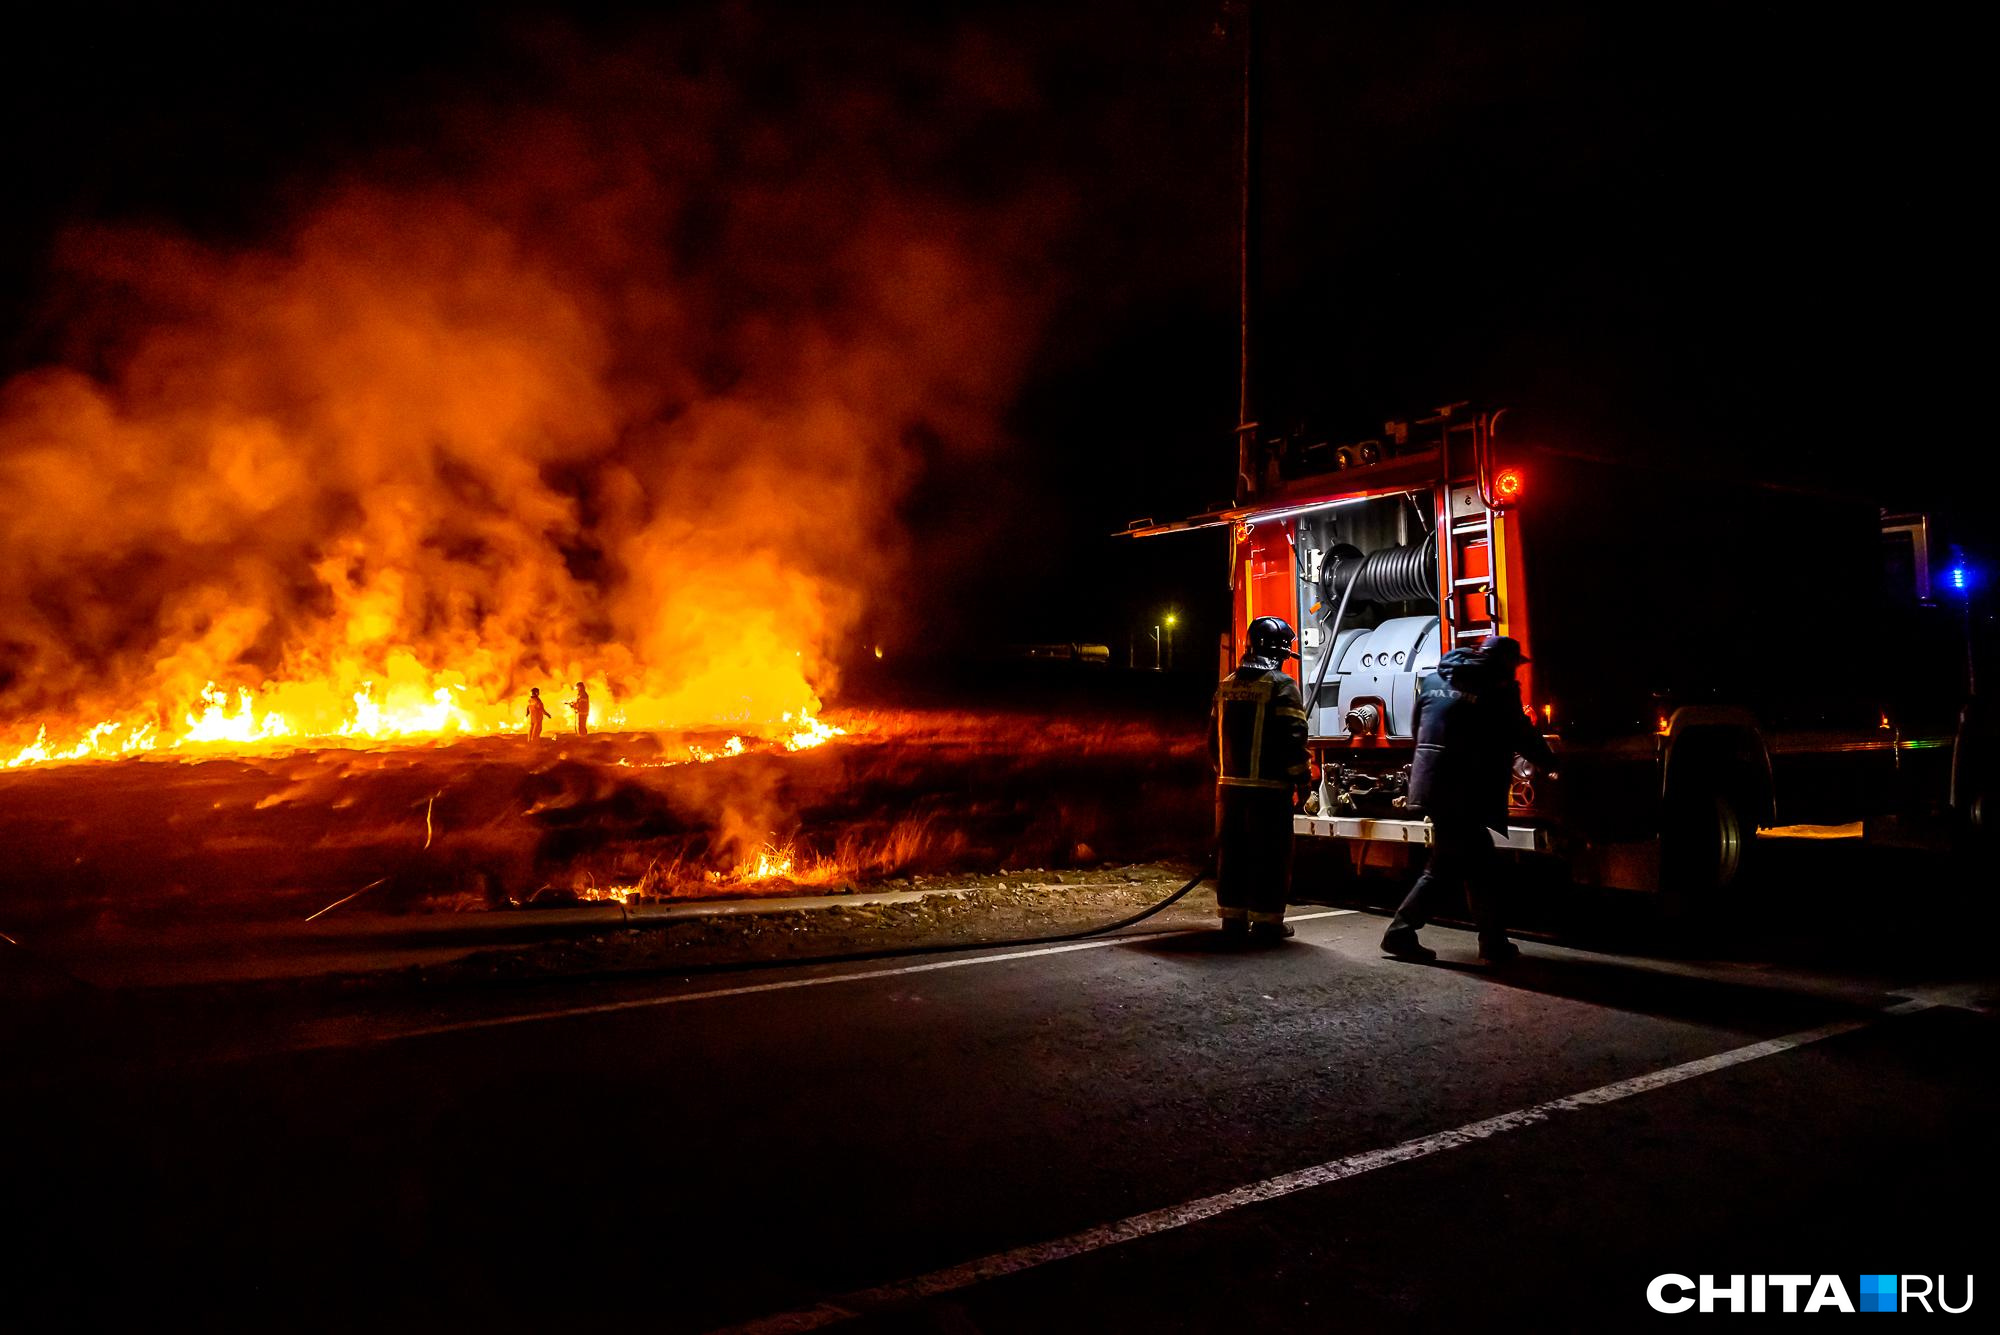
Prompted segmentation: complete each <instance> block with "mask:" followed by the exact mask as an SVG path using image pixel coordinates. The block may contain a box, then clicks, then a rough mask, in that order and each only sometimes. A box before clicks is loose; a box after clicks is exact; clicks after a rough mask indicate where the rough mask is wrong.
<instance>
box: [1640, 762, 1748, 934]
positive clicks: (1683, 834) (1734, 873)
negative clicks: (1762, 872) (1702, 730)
mask: <svg viewBox="0 0 2000 1335" xmlns="http://www.w3.org/2000/svg"><path fill="white" fill-rule="evenodd" d="M1664 814H1665V818H1666V819H1665V822H1664V828H1662V830H1661V831H1660V880H1661V888H1662V889H1664V890H1665V891H1666V892H1667V894H1668V895H1669V896H1670V897H1671V898H1672V899H1674V900H1678V901H1680V902H1682V903H1683V904H1686V903H1692V902H1694V901H1699V900H1702V899H1706V898H1710V897H1712V896H1714V895H1717V894H1720V893H1721V892H1722V891H1724V890H1727V889H1729V888H1730V887H1731V886H1732V885H1735V884H1736V881H1737V879H1738V878H1739V877H1740V876H1741V875H1742V873H1743V860H1744V856H1745V853H1746V852H1747V849H1748V845H1749V842H1750V840H1752V839H1753V838H1755V837H1756V827H1755V826H1754V825H1753V824H1751V823H1750V822H1749V821H1747V820H1745V819H1744V814H1743V810H1742V807H1741V805H1740V804H1739V803H1738V802H1737V801H1735V800H1734V799H1733V798H1731V797H1730V796H1729V795H1728V794H1727V793H1724V792H1722V791H1721V790H1719V789H1717V788H1714V787H1711V786H1708V785H1697V786H1696V787H1695V788H1694V789H1693V791H1691V792H1689V793H1686V794H1684V795H1683V796H1681V797H1679V798H1676V799H1674V800H1673V801H1671V802H1669V803H1668V805H1667V809H1666V812H1665V813H1664Z"/></svg>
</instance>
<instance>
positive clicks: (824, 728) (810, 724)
mask: <svg viewBox="0 0 2000 1335" xmlns="http://www.w3.org/2000/svg"><path fill="white" fill-rule="evenodd" d="M784 722H785V723H786V724H787V725H789V726H790V727H791V728H792V732H791V733H790V735H789V736H787V737H786V738H785V749H786V750H787V751H805V750H808V749H810V748H812V747H815V746H822V745H824V744H825V743H827V742H830V741H832V740H833V739H834V738H836V737H845V736H846V735H847V729H845V728H836V727H834V726H833V725H832V724H830V723H823V722H821V721H820V720H819V719H816V718H814V717H813V716H812V715H810V714H803V713H802V714H798V715H796V716H794V715H791V714H787V715H785V718H784Z"/></svg>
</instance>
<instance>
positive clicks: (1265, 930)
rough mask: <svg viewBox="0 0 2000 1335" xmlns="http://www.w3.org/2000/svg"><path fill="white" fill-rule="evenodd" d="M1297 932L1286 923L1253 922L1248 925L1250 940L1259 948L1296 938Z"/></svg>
mask: <svg viewBox="0 0 2000 1335" xmlns="http://www.w3.org/2000/svg"><path fill="white" fill-rule="evenodd" d="M1297 935H1298V931H1297V929H1296V928H1294V927H1293V926H1292V925H1291V924H1290V923H1288V922H1253V923H1251V924H1250V939H1251V941H1253V942H1255V943H1256V944H1257V945H1260V946H1275V945H1277V944H1279V943H1280V942H1282V941H1284V940H1285V938H1287V937H1292V936H1297Z"/></svg>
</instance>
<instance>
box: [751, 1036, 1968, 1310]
mask: <svg viewBox="0 0 2000 1335" xmlns="http://www.w3.org/2000/svg"><path fill="white" fill-rule="evenodd" d="M1931 1004H1932V1003H1930V1002H1927V1001H1922V1000H1915V1001H1905V1002H1902V1003H1901V1004H1899V1005H1895V1006H1890V1007H1888V1008H1886V1009H1885V1010H1883V1011H1882V1012H1881V1014H1883V1015H1908V1014H1911V1013H1913V1012H1916V1011H1921V1010H1928V1009H1929V1008H1930V1006H1931ZM1870 1023H1872V1020H1842V1021H1839V1022H1837V1023H1835V1024H1829V1025H1823V1026H1821V1027H1820V1028H1818V1029H1807V1030H1803V1031H1801V1032H1799V1033H1796V1034H1786V1035H1785V1036H1783V1037H1782V1038H1771V1039H1766V1040H1764V1041H1763V1042H1761V1043H1752V1044H1749V1045H1748V1046H1746V1047H1740V1048H1731V1049H1730V1050H1729V1051H1727V1052H1719V1053H1716V1054H1715V1055H1714V1056H1712V1057H1701V1058H1698V1059H1696V1060H1694V1061H1689V1062H1682V1063H1681V1064H1680V1065H1678V1066H1668V1067H1665V1068H1663V1069H1661V1070H1658V1071H1650V1072H1648V1073H1646V1074H1645V1075H1637V1076H1633V1077H1632V1078H1631V1079H1629V1080H1619V1081H1615V1082H1613V1083H1611V1084H1608V1085H1599V1086H1598V1087H1597V1088H1596V1089H1587V1090H1584V1091H1583V1092H1582V1093H1580V1094H1566V1095H1564V1096H1563V1097H1561V1098H1557V1099H1550V1100H1548V1101H1547V1102H1545V1103H1537V1104H1532V1105H1530V1106H1529V1107H1526V1108H1520V1109H1517V1110H1515V1111H1514V1112H1508V1113H1501V1114H1500V1115H1499V1116H1497V1117H1488V1118H1486V1119H1485V1120H1483V1121H1478V1122H1470V1123H1468V1124H1466V1125H1465V1126H1461V1127H1458V1128H1456V1129H1455V1130H1451V1131H1439V1132H1437V1133H1435V1134H1433V1135H1428V1136H1419V1137H1417V1138H1416V1139H1415V1140H1406V1141H1404V1142H1403V1143H1402V1144H1400V1145H1391V1146H1389V1147H1388V1148H1386V1149H1379V1150H1366V1151H1363V1152H1362V1153H1360V1154H1350V1155H1348V1156H1346V1157H1345V1158H1341V1159H1330V1160H1328V1161H1327V1162H1325V1163H1322V1164H1315V1165H1314V1166H1313V1167H1311V1168H1302V1169H1300V1170H1298V1171H1297V1172H1292V1173H1282V1174H1280V1175H1278V1176H1277V1177H1271V1178H1266V1179H1264V1180H1263V1181H1262V1182H1252V1183H1250V1184H1249V1185H1247V1186H1241V1187H1236V1188H1234V1189H1232V1190H1230V1191H1224V1192H1218V1193H1217V1194H1216V1195H1213V1196H1203V1197H1201V1198H1200V1199H1199V1200H1192V1201H1184V1202H1182V1203H1181V1204H1179V1205H1170V1206H1168V1207H1167V1208H1166V1209H1164V1210H1153V1211H1149V1212H1148V1213H1146V1214H1136V1215H1133V1216H1131V1217H1130V1218H1127V1219H1120V1220H1118V1221H1116V1222H1115V1223H1110V1224H1103V1225H1100V1226H1098V1227H1097V1228H1091V1229H1085V1230H1084V1231H1083V1232H1081V1233H1072V1234H1070V1235H1069V1236H1068V1237H1066V1238H1057V1239H1055V1240H1054V1241H1052V1242H1038V1243H1033V1244H1030V1245H1029V1246H1026V1247H1016V1248H1015V1249H1014V1250H1012V1251H1006V1252H996V1253H994V1254H993V1255H991V1256H982V1257H980V1258H979V1259H978V1260H976V1261H967V1262H965V1263H964V1264H962V1265H955V1266H950V1267H947V1268H946V1269H943V1270H933V1271H932V1272H931V1273H929V1274H927V1275H918V1276H917V1277H916V1278H914V1279H905V1280H898V1281H896V1282H894V1283H891V1284H883V1285H880V1286H879V1287H876V1288H872V1289H861V1290H858V1291H856V1292H853V1293H847V1294H842V1295H841V1296H839V1297H837V1298H831V1299H828V1300H827V1301H825V1302H822V1303H819V1304H817V1305H815V1306H813V1307H804V1308H799V1309H797V1310H795V1311H790V1312H780V1313H777V1314H776V1315H773V1316H768V1317H761V1318H759V1319H757V1320H754V1321H749V1322H746V1323H744V1324H743V1325H740V1326H730V1327H727V1328H726V1332H725V1335H773V1333H774V1332H779V1331H796V1330H814V1329H817V1328H818V1327H821V1326H829V1325H832V1324H834V1323H835V1322H838V1321H845V1320H848V1319H849V1318H851V1317H857V1316H861V1315H863V1314H864V1313H872V1312H875V1311H878V1310H880V1309H883V1308H887V1307H894V1306H897V1305H900V1304H904V1303H911V1302H917V1301H921V1300H923V1299H926V1298H934V1297H936V1296H937V1295H939V1294H943V1293H951V1292H953V1291H954V1290H957V1289H964V1288H970V1287H971V1286H973V1285H975V1284H983V1283H985V1282H986V1281H988V1280H992V1279H1000V1278H1002V1277H1004V1276H1007V1275H1014V1274H1019V1273H1020V1272H1021V1271H1023V1270H1033V1269H1035V1268H1036V1267H1038V1266H1045V1265H1049V1264H1050V1263H1052V1262H1055V1261H1063V1260H1067V1259H1069V1258H1070V1257H1073V1256H1082V1255H1084V1254H1086V1253H1088V1252H1094V1251H1101V1250H1102V1249H1104V1248H1106V1247H1115V1246H1117V1245H1118V1244H1119V1243H1121V1242H1132V1241H1134V1240H1135V1239H1138V1238H1146V1237H1151V1236H1153V1235H1154V1234H1156V1233H1165V1232H1167V1231H1169V1230H1171V1229H1176V1228H1182V1227H1185V1226H1186V1225H1188V1224H1195V1223H1200V1222H1201V1221H1202V1220H1204V1219H1213V1218H1214V1217H1215V1216H1217V1215H1219V1214H1224V1213H1227V1212H1228V1211H1230V1210H1240V1209H1242V1208H1243V1207H1244V1206H1246V1205H1258V1204H1261V1203H1262V1202H1264V1201H1270V1200H1276V1199H1277V1198H1279V1197H1280V1196H1289V1195H1291V1194H1292V1193H1293V1192H1297V1191H1306V1190H1309V1189H1310V1188H1313V1187H1323V1186H1326V1185H1328V1184H1329V1183H1333V1182H1343V1181H1345V1180H1347V1179H1348V1178H1350V1177H1359V1176H1360V1175H1361V1174H1363V1173H1369V1172H1373V1171H1374V1170H1375V1169H1377V1168H1387V1167H1389V1166H1390V1165H1391V1164H1399V1163H1408V1162H1409V1161H1410V1160H1412V1159H1422V1158H1426V1157H1428V1156H1430V1155H1433V1154H1440V1153H1443V1152H1444V1151H1446V1150H1455V1149H1459V1148H1461V1147H1463V1146H1466V1145H1475V1144H1477V1143H1479V1142H1480V1141H1482V1140H1489V1139H1491V1138H1492V1137H1494V1136H1498V1135H1503V1134H1505V1133H1506V1132H1509V1131H1519V1130H1521V1129H1522V1128H1524V1127H1530V1126H1536V1125H1539V1124H1540V1123H1542V1122H1546V1121H1548V1120H1549V1119H1550V1118H1552V1117H1554V1116H1555V1115H1556V1114H1557V1113H1565V1112H1574V1111H1575V1110H1577V1109H1578V1108H1594V1107H1597V1106H1599V1105H1602V1104H1606V1103H1614V1102H1616V1101H1617V1100H1619V1099H1628V1098H1631V1097H1632V1096H1633V1095H1635V1094H1644V1093H1646V1092H1648V1091H1649V1090H1655V1089H1660V1088H1662V1087H1663V1086H1666V1085H1671V1084H1676V1083H1678V1082H1680V1081H1682V1080H1692V1079H1694V1078H1695V1077H1696V1076H1702V1075H1710V1074H1712V1073H1714V1072H1716V1071H1722V1070H1727V1069H1728V1068H1729V1067H1732V1066H1741V1065H1743V1064H1744V1063H1745V1062H1753V1061H1757V1060H1758V1059H1760V1058H1763V1057H1772V1056H1776V1055H1777V1054H1778V1053H1781V1052H1790V1051H1791V1050H1793V1049H1794V1048H1802V1047H1805V1046H1806V1045H1808V1044H1811V1043H1819V1042H1822V1041H1824V1040H1826V1039H1829V1038H1838V1037H1839V1036H1840V1035H1842V1034H1851V1033H1853V1032H1854V1031H1855V1030H1857V1029H1863V1028H1866V1027H1867V1026H1868V1025H1869V1024H1870Z"/></svg>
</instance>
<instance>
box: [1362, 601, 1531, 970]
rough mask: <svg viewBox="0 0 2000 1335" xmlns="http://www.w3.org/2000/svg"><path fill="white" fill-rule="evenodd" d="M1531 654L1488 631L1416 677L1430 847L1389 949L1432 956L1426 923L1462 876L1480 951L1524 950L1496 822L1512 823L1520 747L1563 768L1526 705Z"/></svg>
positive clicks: (1414, 787) (1496, 955) (1499, 958)
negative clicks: (1515, 930)
mask: <svg viewBox="0 0 2000 1335" xmlns="http://www.w3.org/2000/svg"><path fill="white" fill-rule="evenodd" d="M1527 661H1528V660H1527V659H1526V658H1524V657H1522V655H1521V642H1520V641H1519V640H1516V639H1513V638H1511V637H1508V636H1500V635H1489V636H1487V637H1486V638H1485V639H1484V640H1483V641H1481V642H1480V643H1479V645H1478V646H1477V647H1475V648H1471V649H1454V650H1452V651H1451V652H1450V653H1448V654H1446V655H1445V656H1444V658H1443V659H1442V660H1441V661H1440V662H1439V663H1438V670H1437V671H1436V672H1434V673H1431V674H1429V675H1427V676H1425V677H1424V679H1423V680H1422V681H1421V682H1420V683H1418V687H1417V753H1416V758H1415V760H1414V761H1413V762H1412V763H1411V766H1410V812H1411V814H1413V815H1420V816H1428V817H1429V818H1430V824H1431V856H1430V862H1429V863H1428V864H1427V865H1426V866H1425V868H1424V874H1423V875H1422V876H1420V877H1418V878H1417V883H1416V884H1415V885H1414V886H1412V887H1411V888H1410V893H1409V896H1408V898H1406V899H1404V900H1403V906H1402V907H1401V908H1399V909H1397V910H1396V917H1395V919H1394V921H1392V922H1391V923H1390V924H1389V930H1388V933H1387V934H1386V935H1384V936H1383V938H1382V950H1383V953H1385V954H1388V955H1393V956H1396V957H1398V958H1400V959H1416V960H1433V959H1436V958H1437V952H1436V951H1434V950H1431V949H1429V948H1428V947H1426V946H1424V945H1421V944H1419V942H1418V941H1417V929H1418V928H1419V927H1422V926H1423V925H1424V924H1425V923H1426V922H1428V921H1429V920H1430V908H1431V906H1432V905H1433V904H1435V902H1436V900H1437V896H1438V894H1439V893H1440V892H1441V891H1442V890H1443V889H1444V888H1445V887H1447V886H1454V885H1463V886H1464V887H1465V892H1466V898H1467V900H1468V901H1469V903H1470V906H1471V908H1472V918H1473V922H1474V923H1475V924H1477V926H1478V928H1479V957H1480V958H1481V959H1483V960H1486V961H1487V962H1488V963H1492V964H1504V963H1506V962H1507V961H1509V960H1511V959H1513V958H1514V957H1515V956H1516V955H1518V954H1520V953H1521V952H1520V947H1518V946H1516V945H1515V944H1514V943H1513V942H1512V941H1509V940H1508V939H1507V923H1506V920H1505V918H1504V917H1503V916H1502V907H1501V904H1500V900H1499V896H1498V893H1497V891H1496V887H1495V886H1494V883H1493V878H1494V875H1495V873H1496V872H1497V871H1498V869H1499V857H1498V855H1497V854H1496V853H1495V852H1494V848H1493V835H1492V831H1496V830H1497V831H1500V832H1502V833H1505V831H1506V829H1507V790H1508V788H1510V787H1511V786H1512V782H1513V768H1514V757H1515V756H1520V757H1522V758H1523V759H1525V760H1526V761H1527V762H1528V763H1529V764H1530V765H1532V766H1534V767H1535V768H1536V769H1540V770H1544V771H1548V772H1550V773H1553V772H1554V767H1555V755H1554V753H1553V752H1551V751H1550V750H1549V745H1548V743H1547V742H1545V741H1543V740H1542V735H1541V733H1540V732H1538V731H1536V729H1535V725H1534V723H1533V722H1532V721H1531V720H1530V719H1529V718H1528V714H1527V711H1526V710H1524V709H1523V708H1522V707H1521V684H1520V683H1519V682H1518V681H1516V680H1515V679H1514V672H1515V670H1516V669H1517V668H1519V667H1520V665H1521V664H1523V663H1525V662H1527Z"/></svg>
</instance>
